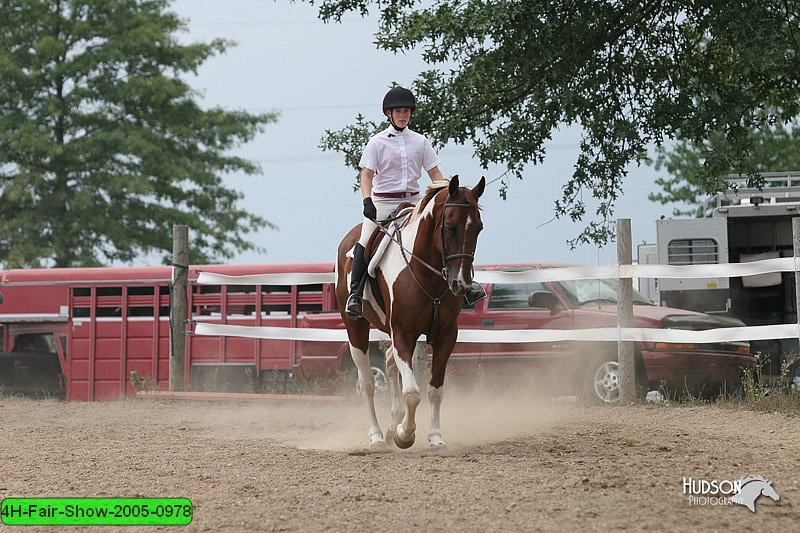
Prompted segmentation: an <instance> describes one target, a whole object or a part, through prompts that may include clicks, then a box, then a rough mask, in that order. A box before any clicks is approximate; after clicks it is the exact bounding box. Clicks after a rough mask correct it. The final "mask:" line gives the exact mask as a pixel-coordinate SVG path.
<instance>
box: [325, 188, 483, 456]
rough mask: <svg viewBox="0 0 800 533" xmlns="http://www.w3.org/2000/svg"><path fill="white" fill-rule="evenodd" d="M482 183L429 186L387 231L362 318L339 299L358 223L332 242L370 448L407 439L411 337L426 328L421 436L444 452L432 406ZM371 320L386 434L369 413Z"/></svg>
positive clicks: (411, 410)
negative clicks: (381, 364) (424, 432)
mask: <svg viewBox="0 0 800 533" xmlns="http://www.w3.org/2000/svg"><path fill="white" fill-rule="evenodd" d="M485 187H486V180H485V178H481V179H480V181H479V182H478V184H477V185H476V186H475V187H473V188H472V189H469V188H467V187H459V184H458V176H453V177H452V178H451V179H450V181H449V182H448V181H439V182H435V183H433V184H432V185H430V186H429V187H428V189H427V190H426V192H425V194H424V196H423V197H422V198H421V199H420V201H419V202H418V203H417V205H416V207H415V208H414V210H413V212H412V213H411V214H410V215H409V216H408V218H407V219H406V220H405V221H404V222H403V224H402V227H401V228H400V229H399V230H397V231H395V232H394V234H393V235H392V238H393V241H394V242H393V243H392V244H390V246H389V247H388V249H387V250H386V251H385V252H384V255H383V257H382V258H381V260H380V264H379V268H378V269H377V270H376V276H375V277H376V281H377V283H376V284H375V285H374V286H377V287H378V291H379V292H380V296H381V299H382V301H383V302H384V303H385V310H384V309H382V308H381V306H380V305H379V304H378V303H376V302H377V301H378V299H376V297H375V295H374V294H372V288H371V284H370V283H367V284H366V287H365V290H364V299H363V301H364V303H363V307H364V311H363V315H362V317H361V318H356V319H353V318H350V317H348V316H347V314H346V312H345V302H346V301H347V297H348V295H349V290H350V289H349V288H350V271H351V267H352V259H351V258H349V257H347V256H348V252H349V251H350V250H352V249H353V247H354V246H355V244H356V242H357V241H358V238H359V235H360V233H361V225H360V224H359V225H357V226H356V227H354V228H353V229H352V230H350V232H349V233H347V235H346V236H345V237H344V238H343V239H342V241H341V243H340V244H339V249H338V254H337V261H336V268H335V270H336V274H335V275H336V299H337V302H338V304H339V310H340V311H341V314H342V320H344V323H345V328H346V329H347V337H348V340H349V344H350V354H351V356H352V358H353V362H354V363H355V366H356V368H357V370H358V381H359V387H360V389H361V392H362V394H364V396H365V397H366V401H367V409H368V414H369V424H370V429H369V439H370V446H371V447H373V448H386V447H388V445H387V441H389V442H390V443H391V442H394V444H395V445H396V446H397V447H398V448H401V449H406V448H409V447H410V446H411V445H413V444H414V440H415V431H416V421H415V412H416V409H417V406H418V405H419V403H420V389H419V385H418V384H417V381H416V379H415V377H414V373H413V370H412V359H413V358H412V355H413V353H414V348H415V346H416V343H417V339H418V338H419V337H420V336H421V335H423V334H425V335H427V342H428V343H429V344H430V345H431V349H432V352H433V360H432V368H431V379H430V382H429V385H428V400H429V401H430V404H431V423H430V431H429V433H428V442H429V444H430V448H431V450H432V451H436V452H438V451H443V450H446V444H445V442H444V440H443V439H442V432H441V429H440V425H439V409H440V406H441V403H442V399H443V397H444V390H443V385H444V376H445V370H446V366H447V361H448V359H449V358H450V354H451V353H452V351H453V347H454V346H455V343H456V337H457V336H458V324H457V323H456V319H457V318H458V314H459V312H460V311H461V307H462V305H463V303H464V292H465V291H466V290H467V289H468V288H469V287H470V286H471V284H472V276H473V267H472V263H473V260H474V258H475V249H476V246H477V241H478V234H479V233H480V231H481V230H482V229H483V223H482V221H481V215H480V208H479V207H478V199H479V198H480V196H481V195H482V194H483V192H484V189H485ZM370 325H373V326H375V327H376V328H377V329H379V330H381V331H383V332H385V333H387V334H388V335H389V336H390V338H391V345H390V346H389V348H388V349H387V350H386V374H387V377H388V381H389V389H390V394H391V397H392V407H391V418H392V422H391V424H390V426H389V428H388V429H387V432H386V438H384V435H383V433H382V431H381V428H380V425H379V424H378V418H377V415H376V414H375V378H374V376H373V374H372V371H371V368H370V359H369V330H370ZM401 379H402V395H401V389H400V380H401Z"/></svg>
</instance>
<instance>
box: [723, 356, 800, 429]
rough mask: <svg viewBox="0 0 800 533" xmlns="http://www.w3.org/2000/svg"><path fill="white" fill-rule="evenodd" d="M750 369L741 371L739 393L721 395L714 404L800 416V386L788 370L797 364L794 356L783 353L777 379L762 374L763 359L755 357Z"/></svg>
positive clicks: (764, 359) (796, 358)
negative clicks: (783, 356) (752, 366)
mask: <svg viewBox="0 0 800 533" xmlns="http://www.w3.org/2000/svg"><path fill="white" fill-rule="evenodd" d="M756 360H757V363H756V367H755V369H754V370H745V371H744V375H743V376H742V390H741V393H740V394H737V395H731V396H728V395H722V396H721V397H720V398H719V401H718V403H719V404H720V405H722V406H730V407H732V408H745V409H753V410H756V411H765V412H769V413H781V414H784V415H789V416H799V415H800V386H798V383H797V382H795V381H794V376H793V375H792V374H793V372H792V369H793V368H795V366H796V363H797V361H798V354H796V353H790V354H787V356H786V358H785V359H784V361H783V363H782V364H781V372H780V374H779V375H778V376H768V375H766V374H764V372H763V369H764V364H765V362H766V358H765V357H764V356H763V355H762V354H760V353H759V354H756Z"/></svg>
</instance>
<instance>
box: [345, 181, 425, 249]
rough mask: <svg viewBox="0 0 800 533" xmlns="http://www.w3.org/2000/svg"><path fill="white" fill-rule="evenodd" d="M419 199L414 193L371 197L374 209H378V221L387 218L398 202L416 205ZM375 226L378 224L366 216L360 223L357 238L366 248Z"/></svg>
mask: <svg viewBox="0 0 800 533" xmlns="http://www.w3.org/2000/svg"><path fill="white" fill-rule="evenodd" d="M419 200H420V195H419V194H415V195H414V196H409V197H407V198H378V197H375V196H373V197H372V203H374V204H375V209H376V210H377V211H378V222H381V221H383V220H386V219H388V218H389V215H391V214H392V213H394V210H395V209H397V206H399V205H400V204H404V203H411V204H414V205H416V204H417V202H419ZM377 227H378V225H377V224H376V223H375V222H373V221H372V220H370V219H368V218H367V217H364V222H363V223H362V224H361V237H359V239H358V244H360V245H361V246H363V247H364V248H366V247H367V243H369V239H370V237H372V234H373V232H374V231H375V229H376V228H377Z"/></svg>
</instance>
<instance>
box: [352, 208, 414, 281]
mask: <svg viewBox="0 0 800 533" xmlns="http://www.w3.org/2000/svg"><path fill="white" fill-rule="evenodd" d="M413 210H414V204H412V203H409V202H403V203H402V204H400V205H398V206H397V209H395V210H394V211H393V212H392V214H391V215H389V218H388V219H386V220H383V221H381V222H380V226H381V228H383V229H382V230H380V231H379V230H376V231H374V232H373V233H372V237H370V239H369V242H368V243H367V247H366V248H365V250H364V260H365V261H366V262H367V264H368V265H369V266H368V267H367V274H368V275H369V277H371V278H374V277H375V273H376V271H377V269H378V265H379V264H380V261H381V258H382V257H383V253H384V252H385V251H386V248H387V247H388V246H389V243H390V242H391V241H392V235H394V232H395V231H397V230H398V229H400V228H401V227H402V226H403V224H404V223H405V221H406V220H407V219H408V216H409V215H410V214H411V212H412V211H413Z"/></svg>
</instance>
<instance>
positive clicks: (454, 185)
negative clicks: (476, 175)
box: [448, 174, 458, 196]
mask: <svg viewBox="0 0 800 533" xmlns="http://www.w3.org/2000/svg"><path fill="white" fill-rule="evenodd" d="M448 192H449V193H450V196H452V195H454V194H455V193H456V192H458V174H456V175H455V176H453V177H452V178H450V187H449V188H448Z"/></svg>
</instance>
